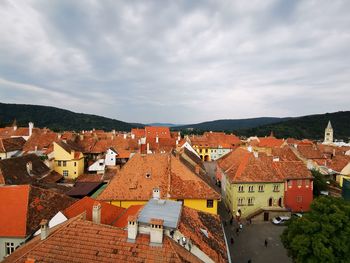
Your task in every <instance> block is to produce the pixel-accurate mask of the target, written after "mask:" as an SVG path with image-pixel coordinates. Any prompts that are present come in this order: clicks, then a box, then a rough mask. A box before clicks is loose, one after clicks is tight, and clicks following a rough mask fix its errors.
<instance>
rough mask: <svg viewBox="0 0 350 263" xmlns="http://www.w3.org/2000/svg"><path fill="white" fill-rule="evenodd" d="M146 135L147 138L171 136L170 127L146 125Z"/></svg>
mask: <svg viewBox="0 0 350 263" xmlns="http://www.w3.org/2000/svg"><path fill="white" fill-rule="evenodd" d="M145 135H146V137H147V138H156V137H159V138H171V134H170V129H169V127H157V126H146V127H145Z"/></svg>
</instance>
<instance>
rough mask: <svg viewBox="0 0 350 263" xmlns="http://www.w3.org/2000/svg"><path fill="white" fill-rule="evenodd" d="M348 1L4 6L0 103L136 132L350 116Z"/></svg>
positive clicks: (0, 14) (0, 9)
mask: <svg viewBox="0 0 350 263" xmlns="http://www.w3.org/2000/svg"><path fill="white" fill-rule="evenodd" d="M349 13H350V1H348V0H344V1H340V0H339V1H338V0H334V1H329V0H315V1H307V0H305V1H292V0H291V1H289V0H283V1H282V0H281V1H276V0H263V1H261V0H256V1H255V0H250V1H245V0H242V1H233V0H228V1H214V0H213V1H188V0H183V1H174V0H171V1H166V0H159V1H114V0H110V1H108V0H98V1H87V0H80V1H77V0H74V1H71V0H67V1H64V0H57V1H55V0H50V1H47V0H42V1H17V0H16V1H15V0H13V1H9V0H1V1H0V102H7V103H28V104H39V105H50V106H56V107H60V108H65V109H69V110H73V111H76V112H84V113H93V114H98V115H103V116H107V117H112V118H116V119H120V120H124V121H130V122H143V123H148V122H173V123H193V122H200V121H205V120H213V119H224V118H247V117H258V116H300V115H307V114H311V113H324V112H333V111H338V110H349V109H350V101H349V98H350V85H349V84H350V15H349Z"/></svg>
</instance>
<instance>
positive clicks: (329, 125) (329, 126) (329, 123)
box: [327, 121, 333, 129]
mask: <svg viewBox="0 0 350 263" xmlns="http://www.w3.org/2000/svg"><path fill="white" fill-rule="evenodd" d="M327 129H333V128H332V124H331V121H328V124H327Z"/></svg>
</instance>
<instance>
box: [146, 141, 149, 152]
mask: <svg viewBox="0 0 350 263" xmlns="http://www.w3.org/2000/svg"><path fill="white" fill-rule="evenodd" d="M148 152H149V143H147V151H146V153H147V154H148Z"/></svg>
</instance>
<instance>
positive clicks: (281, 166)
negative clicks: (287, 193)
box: [272, 161, 312, 180]
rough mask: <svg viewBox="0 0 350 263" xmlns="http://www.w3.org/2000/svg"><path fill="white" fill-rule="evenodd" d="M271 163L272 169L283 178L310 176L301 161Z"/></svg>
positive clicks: (304, 177)
mask: <svg viewBox="0 0 350 263" xmlns="http://www.w3.org/2000/svg"><path fill="white" fill-rule="evenodd" d="M272 164H273V167H274V169H275V170H276V171H277V172H278V173H279V174H280V176H281V177H282V178H284V179H285V180H287V179H306V178H312V174H311V172H310V171H309V170H308V169H307V167H306V165H305V164H304V163H303V162H301V161H284V162H273V163H272Z"/></svg>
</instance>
